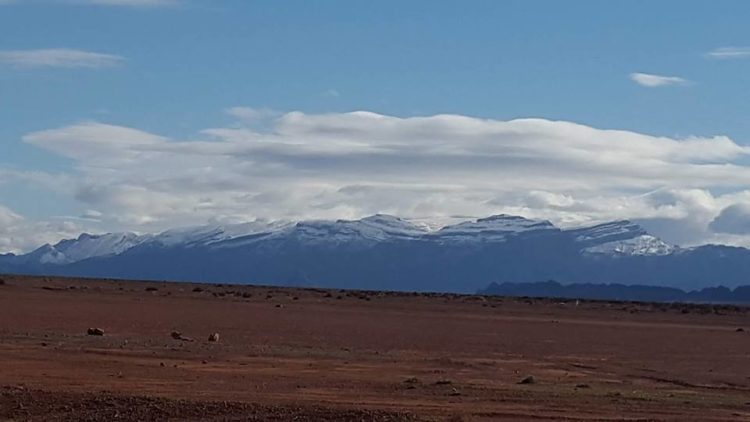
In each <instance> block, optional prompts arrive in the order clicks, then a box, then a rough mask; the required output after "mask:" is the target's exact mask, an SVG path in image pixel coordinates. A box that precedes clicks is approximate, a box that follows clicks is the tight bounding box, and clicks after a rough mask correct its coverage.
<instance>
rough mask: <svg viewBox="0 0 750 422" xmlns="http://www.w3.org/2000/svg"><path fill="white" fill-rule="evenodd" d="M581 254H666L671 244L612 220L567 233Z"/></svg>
mask: <svg viewBox="0 0 750 422" xmlns="http://www.w3.org/2000/svg"><path fill="white" fill-rule="evenodd" d="M567 232H568V233H570V234H571V235H573V236H574V239H575V241H576V242H579V243H581V244H582V245H583V248H582V250H583V252H584V253H590V254H607V255H669V254H671V253H673V252H675V251H676V250H677V247H676V246H675V245H670V244H669V243H667V242H664V241H663V240H661V239H659V238H658V237H656V236H653V235H651V234H649V233H648V232H647V231H646V230H645V229H644V228H643V227H641V226H639V225H638V224H635V223H633V222H631V221H627V220H623V221H613V222H610V223H604V224H598V225H596V226H591V227H585V228H580V229H572V230H568V231H567Z"/></svg>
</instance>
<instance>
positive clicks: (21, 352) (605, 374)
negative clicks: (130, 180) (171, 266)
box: [0, 276, 750, 421]
mask: <svg viewBox="0 0 750 422" xmlns="http://www.w3.org/2000/svg"><path fill="white" fill-rule="evenodd" d="M0 278H2V279H3V280H4V283H3V284H0V419H2V420H39V421H42V420H44V421H47V420H91V421H99V420H108V421H109V420H170V419H171V420H341V421H349V420H356V421H370V420H373V421H400V420H428V421H429V420H452V421H475V420H476V421H489V420H502V419H507V420H588V421H600V420H630V421H634V420H637V421H650V420H670V421H686V420H700V421H737V420H750V309H747V308H737V307H719V306H695V305H693V306H690V305H657V304H635V303H617V302H589V301H585V302H580V303H576V301H561V300H540V299H510V298H495V297H473V296H458V295H440V294H431V295H412V294H396V293H378V292H355V291H338V290H318V289H284V288H275V287H253V286H230V285H199V284H186V283H157V282H132V281H104V280H101V281H99V280H96V281H95V280H80V279H64V278H28V277H15V276H0ZM89 328H100V329H102V330H103V331H104V335H103V336H97V335H88V334H87V330H88V329H89ZM175 331H176V332H179V333H180V336H176V335H175V337H179V338H174V337H173V336H172V333H173V332H175ZM211 333H219V334H220V338H219V341H218V342H209V341H208V337H209V335H210V334H211ZM527 377H530V378H527ZM524 379H526V382H525V383H524V382H522V380H524Z"/></svg>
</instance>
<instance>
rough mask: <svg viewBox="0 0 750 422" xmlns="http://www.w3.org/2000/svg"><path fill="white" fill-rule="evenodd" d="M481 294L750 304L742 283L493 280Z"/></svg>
mask: <svg viewBox="0 0 750 422" xmlns="http://www.w3.org/2000/svg"><path fill="white" fill-rule="evenodd" d="M477 293H478V294H481V295H487V296H489V295H494V296H525V297H552V298H564V299H594V300H621V301H634V302H690V303H722V304H750V286H740V287H736V288H735V289H733V290H732V289H729V288H726V287H708V288H705V289H700V290H693V291H689V292H686V291H684V290H681V289H676V288H673V287H656V286H641V285H630V286H626V285H623V284H590V283H585V284H569V285H563V284H560V283H558V282H556V281H543V282H536V283H501V284H498V283H491V284H490V285H489V286H487V287H486V288H484V289H481V290H479V291H478V292H477Z"/></svg>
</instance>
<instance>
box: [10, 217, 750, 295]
mask: <svg viewBox="0 0 750 422" xmlns="http://www.w3.org/2000/svg"><path fill="white" fill-rule="evenodd" d="M0 271H4V272H17V273H21V274H51V275H72V276H99V277H114V278H130V279H165V280H195V281H209V282H210V281H216V282H238V283H266V284H281V285H309V286H313V285H314V286H321V287H341V288H372V289H385V290H421V291H426V290H437V291H452V292H474V291H476V290H477V289H479V288H482V287H484V286H487V285H488V284H489V283H491V282H499V281H502V280H508V281H516V282H531V281H537V280H540V279H556V280H561V281H562V282H565V283H580V282H600V283H625V284H633V283H640V284H652V285H657V286H667V287H678V288H690V289H693V288H702V287H709V286H715V285H716V284H717V283H718V284H721V283H723V284H726V285H728V286H730V287H734V286H739V285H742V284H746V282H745V281H746V280H745V278H744V274H748V273H750V251H748V250H747V249H744V248H724V247H720V246H711V245H707V246H702V247H695V248H680V247H678V246H675V245H670V244H668V243H667V242H664V241H663V240H661V239H659V238H658V237H656V236H654V235H652V234H650V233H648V232H647V231H646V230H645V229H644V228H642V227H641V226H639V225H637V224H635V223H633V222H631V221H628V220H621V221H615V222H608V223H602V224H596V225H592V226H588V227H577V228H567V229H561V228H558V227H556V226H555V225H553V224H552V223H550V222H549V221H546V220H532V219H527V218H524V217H520V216H511V215H505V214H500V215H495V216H490V217H486V218H479V219H472V220H469V221H464V222H459V223H457V224H450V225H447V226H444V227H441V228H437V229H428V228H426V227H425V225H424V224H417V223H413V222H411V221H409V220H408V219H402V218H399V217H395V216H391V215H386V214H376V215H373V216H369V217H365V218H362V219H359V220H311V221H300V222H296V223H295V222H268V221H262V220H258V221H254V222H248V223H241V224H233V225H208V226H199V227H193V228H183V229H171V230H167V231H164V232H162V233H157V234H146V235H134V234H120V233H112V234H105V235H87V234H82V235H81V236H79V237H78V238H77V239H69V240H63V241H61V242H58V243H57V244H55V245H44V246H42V247H40V248H38V249H36V250H34V251H32V252H30V253H28V254H24V255H18V256H14V255H6V256H0Z"/></svg>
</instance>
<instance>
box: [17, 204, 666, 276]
mask: <svg viewBox="0 0 750 422" xmlns="http://www.w3.org/2000/svg"><path fill="white" fill-rule="evenodd" d="M539 234H544V235H559V236H563V237H564V236H572V238H573V240H574V242H575V243H576V244H578V245H580V246H579V247H580V250H581V251H582V252H583V253H584V254H605V255H668V254H671V253H673V252H674V251H676V250H677V247H676V246H674V245H670V244H668V243H666V242H664V241H662V240H661V239H659V238H657V237H655V236H653V235H651V234H649V233H648V232H646V230H644V229H643V228H642V227H640V226H638V225H637V224H634V223H632V222H629V221H615V222H611V223H605V224H599V225H596V226H592V227H585V228H578V229H570V230H564V231H563V230H560V229H559V228H557V227H555V226H554V225H553V224H552V223H550V222H549V221H544V220H531V219H527V218H524V217H519V216H512V215H505V214H501V215H495V216H491V217H487V218H480V219H477V220H471V221H463V222H460V223H458V224H453V225H447V226H444V227H442V228H439V229H435V227H430V226H429V225H427V224H424V223H423V222H419V221H416V222H412V221H408V220H405V219H402V218H399V217H394V216H391V215H386V214H376V215H372V216H370V217H365V218H362V219H360V220H336V221H327V220H313V221H301V222H298V223H290V222H284V221H281V222H268V221H263V220H256V221H252V222H248V223H241V224H227V225H206V226H198V227H189V228H179V229H171V230H167V231H164V232H162V233H159V234H146V235H136V234H134V233H108V234H103V235H90V234H82V235H80V236H79V237H78V238H77V239H70V240H63V241H61V242H59V243H57V244H55V245H44V246H42V247H40V248H38V249H37V250H35V251H33V252H31V253H29V254H26V255H23V256H21V257H14V258H8V259H16V260H20V261H23V262H26V263H38V264H60V265H62V264H70V263H73V262H78V261H82V260H85V259H89V258H94V257H104V256H112V255H119V254H122V253H123V252H125V251H128V250H130V249H131V248H134V247H136V246H140V245H153V246H156V247H160V248H201V247H205V248H211V249H219V248H238V247H242V246H245V245H249V244H254V243H257V242H261V241H264V240H273V239H276V240H282V241H283V240H287V239H296V241H299V242H301V243H303V244H308V245H327V247H335V246H336V245H340V244H348V245H349V246H360V247H369V246H370V245H374V244H376V243H380V242H388V241H403V240H421V241H426V242H438V243H440V244H450V243H459V244H466V243H472V242H473V243H476V244H481V243H487V242H506V241H507V240H508V239H509V238H511V237H515V238H528V237H535V236H537V235H539Z"/></svg>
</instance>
